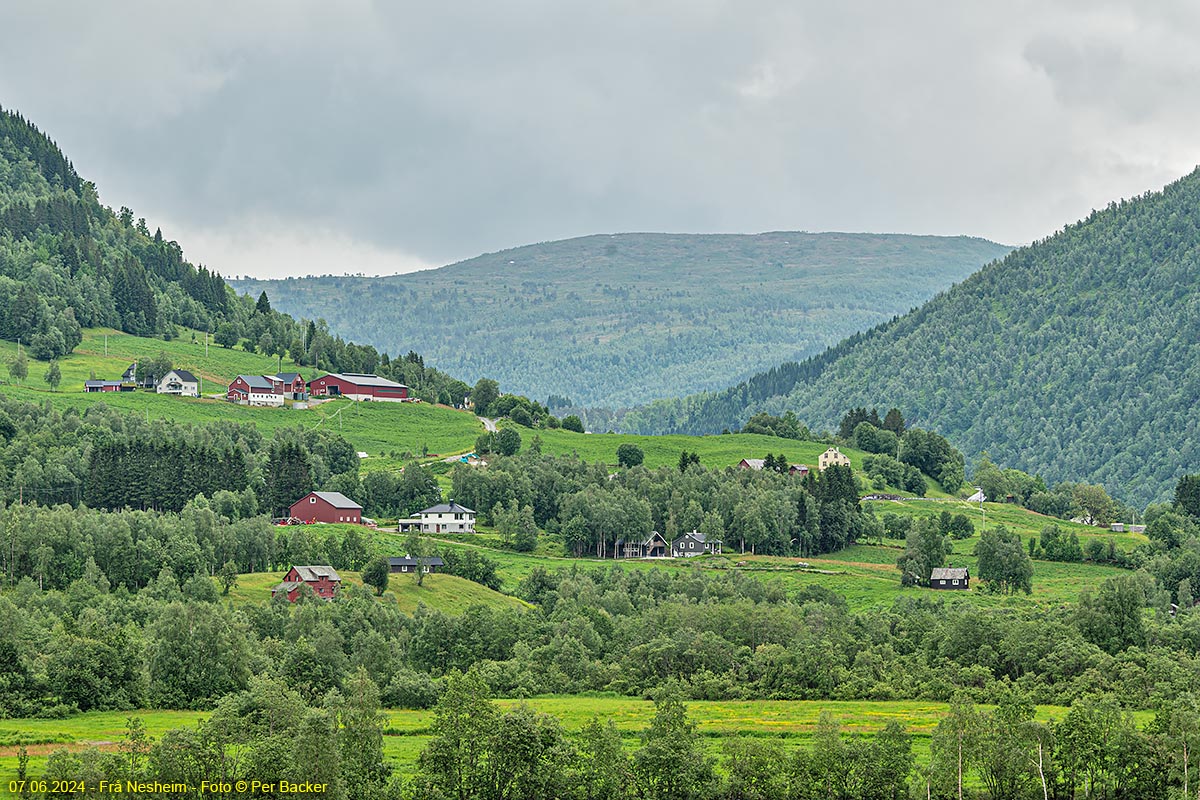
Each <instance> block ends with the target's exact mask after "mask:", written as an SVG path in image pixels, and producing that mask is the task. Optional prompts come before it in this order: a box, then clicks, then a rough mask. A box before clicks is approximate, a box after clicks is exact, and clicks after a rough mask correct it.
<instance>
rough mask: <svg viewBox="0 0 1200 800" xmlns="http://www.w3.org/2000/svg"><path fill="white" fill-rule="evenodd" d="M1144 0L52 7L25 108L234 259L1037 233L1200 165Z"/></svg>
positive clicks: (40, 13) (18, 28)
mask: <svg viewBox="0 0 1200 800" xmlns="http://www.w3.org/2000/svg"><path fill="white" fill-rule="evenodd" d="M1146 5H1147V6H1151V5H1152V6H1154V8H1153V9H1146V8H1143V7H1142V6H1141V5H1138V4H1135V3H1117V2H1112V3H1100V4H1094V3H1089V4H1083V3H1074V2H1060V3H1035V2H1031V1H1027V2H1019V3H1013V4H1004V5H1003V6H1000V5H999V4H997V5H996V6H992V5H990V4H986V5H985V4H959V3H946V2H918V3H913V4H910V3H905V4H896V3H889V2H884V1H883V0H879V1H877V2H866V1H865V0H864V1H863V2H857V3H847V4H836V3H834V4H831V3H816V2H805V3H794V2H784V1H783V0H778V1H774V0H758V1H756V2H750V3H732V2H716V1H715V0H714V1H710V2H690V3H684V2H663V3H655V4H644V3H642V4H639V3H633V2H609V3H594V2H593V3H581V2H561V0H558V1H556V0H525V2H520V3H506V4H498V3H483V2H479V3H462V4H431V3H425V4H417V3H413V4H407V3H369V2H355V3H345V4H343V3H338V4H330V3H321V2H315V1H314V2H303V3H272V4H247V3H223V4H205V5H203V6H191V5H185V4H174V3H158V2H142V3H140V4H130V5H127V6H123V8H126V14H125V15H124V16H118V15H115V14H114V13H113V11H112V9H111V7H109V8H104V7H101V6H99V5H96V4H92V3H85V2H79V3H60V4H47V5H32V4H29V5H28V6H27V7H26V8H21V9H8V10H3V11H0V30H3V31H6V33H3V34H0V36H3V42H2V44H3V46H0V102H2V103H4V104H5V105H8V106H14V107H17V108H19V109H21V110H22V111H23V112H24V113H26V114H27V115H28V116H30V117H31V118H33V119H34V120H35V121H37V122H38V123H39V125H41V126H42V127H43V128H44V129H46V130H47V131H49V132H50V134H51V135H52V136H54V137H55V138H56V139H58V141H59V142H60V143H61V144H62V145H63V146H64V148H65V149H66V150H67V152H68V154H69V155H70V156H71V157H72V158H73V159H74V160H75V161H76V164H77V166H78V167H79V168H80V170H81V171H82V172H83V173H84V174H85V175H87V176H88V177H90V178H93V179H95V180H96V181H97V182H98V183H99V184H100V187H101V191H102V194H103V196H104V198H105V200H106V201H107V202H111V203H113V204H116V205H122V204H124V205H130V206H132V207H134V209H135V211H137V212H138V213H139V214H144V215H146V216H148V217H150V218H151V220H152V221H153V220H154V219H155V218H158V219H162V220H171V221H174V222H175V223H176V224H177V225H179V226H180V227H181V229H182V230H184V231H204V232H205V240H206V241H216V240H217V239H219V238H220V237H222V236H224V239H225V244H224V245H222V246H220V247H216V246H215V245H214V247H215V252H220V253H221V254H222V255H223V256H228V254H229V253H235V252H236V251H237V247H235V246H233V244H232V243H234V242H246V241H248V239H251V238H253V236H254V235H255V230H256V229H258V228H259V227H261V228H262V230H263V232H262V235H261V237H260V238H261V239H262V241H263V242H267V241H277V240H278V238H279V237H280V236H282V235H286V232H287V231H288V230H289V229H290V230H296V231H313V230H323V231H329V232H331V233H330V239H329V241H330V242H338V241H347V240H353V241H358V242H361V243H362V248H363V251H364V252H366V251H370V252H371V253H373V254H374V253H378V252H383V251H389V250H390V251H395V252H396V253H398V254H402V255H403V259H400V260H403V261H404V262H405V263H406V264H411V263H413V262H414V261H416V262H423V263H427V264H438V263H444V262H447V261H451V260H455V259H458V258H465V257H469V256H471V255H474V254H476V253H478V252H481V251H484V250H495V249H499V248H502V247H507V246H513V245H518V244H522V243H526V242H530V241H538V240H544V239H549V238H559V237H565V236H572V235H578V234H585V233H593V232H603V231H617V230H672V231H715V230H724V231H757V230H766V229H786V228H804V229H809V230H830V229H841V230H869V231H911V232H919V233H924V232H928V233H969V234H977V235H983V236H988V237H990V238H993V239H997V240H1000V241H1006V242H1013V243H1016V242H1021V241H1027V240H1030V239H1033V238H1036V237H1039V236H1042V235H1045V234H1047V233H1049V232H1051V231H1052V230H1053V229H1055V228H1056V227H1058V226H1059V225H1061V224H1062V223H1064V222H1066V221H1069V220H1070V219H1073V218H1075V217H1078V216H1080V215H1082V214H1086V213H1087V211H1088V210H1089V209H1090V208H1091V207H1093V206H1098V205H1103V204H1104V203H1106V202H1107V201H1108V200H1109V199H1112V198H1114V197H1118V196H1123V195H1129V194H1133V193H1137V192H1141V191H1143V190H1145V189H1146V188H1150V187H1152V186H1154V185H1156V184H1161V183H1162V182H1163V181H1165V180H1168V179H1170V178H1171V177H1173V176H1174V175H1175V174H1178V173H1182V172H1184V171H1186V170H1187V169H1189V168H1190V167H1191V166H1192V165H1193V164H1194V163H1195V162H1196V161H1197V160H1198V159H1200V153H1198V152H1197V147H1196V145H1195V144H1194V143H1192V141H1191V137H1190V132H1191V131H1192V130H1194V128H1195V123H1196V122H1197V120H1196V115H1197V112H1196V111H1195V110H1194V109H1195V107H1196V104H1195V103H1191V102H1187V101H1186V100H1185V101H1183V102H1176V103H1172V102H1171V98H1172V96H1175V97H1179V96H1180V95H1184V96H1187V95H1190V94H1192V93H1193V90H1192V88H1191V87H1192V86H1195V85H1196V82H1195V77H1196V71H1197V63H1198V59H1197V57H1196V56H1194V55H1192V53H1191V48H1190V47H1188V46H1186V45H1187V44H1188V42H1190V41H1195V38H1196V34H1197V33H1200V20H1198V19H1197V16H1196V13H1195V12H1193V11H1192V10H1191V9H1190V8H1189V6H1188V5H1187V4H1184V3H1170V4H1167V3H1164V4H1146ZM64 19H70V20H71V24H70V25H64V24H63V20H64ZM168 234H169V235H170V232H169V231H168ZM175 235H179V234H175ZM180 238H181V239H182V236H180ZM183 244H184V245H185V248H186V247H187V246H188V242H187V241H186V240H184V241H183ZM258 249H259V250H260V251H261V250H262V248H261V247H260V248H258ZM313 250H314V252H315V251H320V252H321V253H322V254H323V255H322V256H321V257H320V260H321V262H322V263H320V264H314V263H298V264H295V265H294V267H293V269H295V270H296V271H297V272H300V273H307V272H319V271H327V267H328V260H329V255H328V254H329V252H331V250H330V248H329V247H325V248H321V247H317V246H315V245H314V247H313ZM294 257H301V256H298V255H297V256H294ZM316 258H317V257H316V256H314V259H316ZM377 262H378V263H382V262H381V261H379V260H378V259H376V258H375V257H374V256H372V263H377ZM213 266H215V267H217V268H222V267H221V265H220V264H213ZM281 268H285V267H280V266H279V265H271V267H270V269H272V270H276V269H281ZM335 268H336V266H335ZM246 269H249V267H247V268H246ZM346 269H348V270H349V271H353V267H352V266H348V267H346ZM225 271H226V272H235V271H245V270H243V269H241V268H239V269H225Z"/></svg>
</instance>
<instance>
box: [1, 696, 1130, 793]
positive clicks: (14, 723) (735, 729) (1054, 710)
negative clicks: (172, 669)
mask: <svg viewBox="0 0 1200 800" xmlns="http://www.w3.org/2000/svg"><path fill="white" fill-rule="evenodd" d="M499 702H500V704H501V705H504V706H507V705H512V704H515V703H517V702H525V703H528V704H529V705H530V706H532V707H533V708H535V709H536V710H538V711H540V712H543V713H549V714H553V715H555V716H556V717H558V718H559V719H560V720H561V721H562V723H563V725H564V727H565V728H566V729H567V730H568V731H570V732H576V731H578V730H579V729H580V728H582V727H583V725H584V724H586V723H587V722H588V721H589V720H590V719H592V718H593V717H599V718H600V719H601V720H612V721H613V723H614V724H615V725H616V726H617V728H618V729H619V730H620V731H621V734H622V738H623V739H624V742H625V746H626V748H629V749H632V748H634V747H636V746H637V744H638V739H637V735H638V732H639V731H641V730H642V729H643V728H644V727H645V726H646V724H647V723H648V722H649V721H650V718H651V717H652V716H653V714H654V704H653V703H651V702H650V701H647V700H641V699H637V698H631V697H611V696H603V697H587V696H551V697H537V698H532V699H529V700H524V701H516V700H502V701H499ZM688 709H689V714H690V716H691V717H692V719H693V720H695V722H696V723H697V730H698V731H699V733H700V734H701V736H703V737H705V740H706V742H707V746H708V748H709V750H710V752H712V753H713V754H714V755H717V754H719V753H720V748H721V741H722V740H723V739H725V738H727V737H730V736H753V737H769V738H771V739H776V740H779V741H782V742H783V743H784V745H785V746H787V747H789V748H800V747H807V746H808V745H809V740H810V739H811V736H812V732H813V728H814V726H815V725H816V723H817V720H818V718H819V717H820V714H821V712H822V711H829V712H830V713H831V714H832V715H833V716H834V718H835V719H837V720H839V722H840V723H841V725H842V728H843V732H844V733H848V734H855V735H863V736H871V735H873V734H874V733H875V732H876V731H878V730H880V729H881V728H883V726H884V725H886V724H887V723H888V722H890V721H893V720H896V721H899V722H901V723H903V724H904V725H905V726H906V727H907V728H908V730H909V732H910V733H911V734H912V735H913V737H914V739H915V743H914V753H915V755H916V757H917V761H918V763H927V762H928V760H929V739H930V735H931V733H932V731H933V729H934V728H935V727H936V726H937V723H938V720H939V719H940V718H941V715H942V714H944V713H945V711H946V705H945V704H944V703H937V702H932V701H921V700H901V701H865V700H864V701H807V700H747V701H699V700H698V701H692V702H689V703H688ZM1066 711H1067V709H1065V708H1062V707H1058V706H1039V707H1038V709H1037V718H1038V719H1039V720H1040V721H1046V720H1049V719H1059V720H1061V719H1062V718H1063V717H1064V716H1065V715H1066ZM135 715H136V716H139V717H141V718H142V720H143V721H144V722H145V724H146V728H147V732H148V733H149V734H150V736H151V737H152V738H154V739H157V738H159V737H160V736H162V734H163V733H164V732H165V731H166V730H168V729H170V728H175V727H183V726H188V725H192V724H194V723H195V722H197V721H199V720H201V719H204V718H205V717H206V716H207V715H206V714H205V713H203V712H196V711H129V712H92V713H87V714H77V715H75V716H73V717H70V718H68V719H62V720H42V719H27V720H19V721H18V720H0V786H3V785H5V784H7V782H8V781H9V780H11V779H12V778H13V777H14V776H15V775H16V766H17V765H16V761H17V758H16V755H17V745H18V744H20V743H21V742H24V743H25V744H26V746H27V747H28V750H29V753H30V769H31V771H32V773H33V774H34V775H37V774H39V773H40V772H41V770H42V768H43V764H44V762H45V757H46V755H47V754H49V753H50V752H52V751H53V750H55V749H57V748H59V747H68V748H70V749H84V748H86V747H89V746H96V747H100V748H102V749H104V750H110V751H111V750H115V749H116V746H117V744H118V743H119V742H120V741H121V739H122V737H123V735H124V731H125V721H126V719H127V718H128V717H130V716H135ZM1133 715H1134V719H1135V721H1136V722H1137V724H1138V726H1139V727H1144V726H1145V725H1147V724H1148V723H1149V722H1150V720H1151V718H1152V716H1153V715H1152V714H1151V713H1150V712H1145V711H1140V712H1138V711H1135V712H1133ZM432 719H433V712H432V711H403V710H393V711H388V712H387V726H388V727H387V731H386V735H385V736H384V740H383V746H384V755H385V757H386V759H387V761H388V762H389V763H390V764H391V765H392V766H393V768H394V769H395V770H396V771H397V772H398V773H400V774H401V775H406V776H407V775H412V774H414V773H415V771H416V761H417V756H418V754H419V753H420V752H421V750H422V749H423V748H424V747H425V745H426V744H427V743H428V741H429V725H430V722H431V721H432Z"/></svg>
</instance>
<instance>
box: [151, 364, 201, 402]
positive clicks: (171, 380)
mask: <svg viewBox="0 0 1200 800" xmlns="http://www.w3.org/2000/svg"><path fill="white" fill-rule="evenodd" d="M155 390H156V391H157V392H158V393H159V394H178V395H184V396H186V397H199V396H200V379H199V378H197V377H196V376H195V375H193V374H192V373H190V372H188V371H187V370H186V369H173V370H171V371H170V372H168V373H167V374H166V375H163V376H162V379H161V380H160V381H159V382H158V384H157V385H156V386H155Z"/></svg>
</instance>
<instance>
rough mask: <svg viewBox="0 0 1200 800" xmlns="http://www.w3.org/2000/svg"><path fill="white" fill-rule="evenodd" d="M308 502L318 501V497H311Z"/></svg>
mask: <svg viewBox="0 0 1200 800" xmlns="http://www.w3.org/2000/svg"><path fill="white" fill-rule="evenodd" d="M308 502H310V503H315V502H317V498H315V497H310V498H308Z"/></svg>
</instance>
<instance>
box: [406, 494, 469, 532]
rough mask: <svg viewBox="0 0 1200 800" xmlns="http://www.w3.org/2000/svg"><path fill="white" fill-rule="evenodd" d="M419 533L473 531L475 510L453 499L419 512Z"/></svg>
mask: <svg viewBox="0 0 1200 800" xmlns="http://www.w3.org/2000/svg"><path fill="white" fill-rule="evenodd" d="M418 516H419V517H420V518H421V533H474V532H475V512H474V511H472V510H471V509H469V508H467V507H466V506H460V505H459V504H458V503H456V502H454V500H450V502H448V503H439V504H438V505H436V506H430V507H429V508H427V509H425V510H424V511H422V512H420V513H419V514H418Z"/></svg>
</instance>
